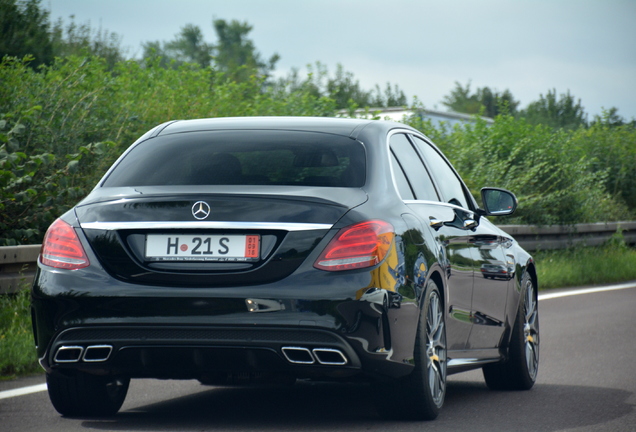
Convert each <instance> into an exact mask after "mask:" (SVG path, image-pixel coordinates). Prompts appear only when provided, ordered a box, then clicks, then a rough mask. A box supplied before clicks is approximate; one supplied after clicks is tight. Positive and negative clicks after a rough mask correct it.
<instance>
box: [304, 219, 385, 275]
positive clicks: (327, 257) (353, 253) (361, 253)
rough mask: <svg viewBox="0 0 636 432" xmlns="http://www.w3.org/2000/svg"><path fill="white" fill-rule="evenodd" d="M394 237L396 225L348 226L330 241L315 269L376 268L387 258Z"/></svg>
mask: <svg viewBox="0 0 636 432" xmlns="http://www.w3.org/2000/svg"><path fill="white" fill-rule="evenodd" d="M393 237H394V232H393V226H392V225H391V224H390V223H388V222H384V221H381V220H372V221H367V222H361V223H357V224H355V225H351V226H348V227H345V228H343V229H341V230H340V231H339V232H338V234H336V236H335V237H334V238H333V239H332V240H331V241H330V242H329V244H328V245H327V247H326V248H325V250H324V251H323V252H322V254H321V255H320V257H319V258H318V259H317V260H316V263H315V264H314V267H316V268H318V269H321V270H328V271H340V270H351V269H357V268H364V267H371V266H374V265H376V264H378V263H379V262H380V261H382V260H383V259H384V257H385V256H386V254H387V252H388V251H389V248H390V247H391V243H392V242H393Z"/></svg>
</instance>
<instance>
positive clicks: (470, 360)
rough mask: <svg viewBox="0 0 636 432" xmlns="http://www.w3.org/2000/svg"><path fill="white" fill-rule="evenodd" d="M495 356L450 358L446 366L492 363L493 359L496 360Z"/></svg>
mask: <svg viewBox="0 0 636 432" xmlns="http://www.w3.org/2000/svg"><path fill="white" fill-rule="evenodd" d="M498 360H499V359H497V358H488V359H476V358H466V359H450V360H448V363H447V366H448V367H456V366H469V365H479V364H485V363H492V362H493V361H498Z"/></svg>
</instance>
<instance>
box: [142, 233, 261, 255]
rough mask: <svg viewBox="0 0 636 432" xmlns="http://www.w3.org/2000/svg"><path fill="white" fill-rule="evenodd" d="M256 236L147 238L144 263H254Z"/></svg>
mask: <svg viewBox="0 0 636 432" xmlns="http://www.w3.org/2000/svg"><path fill="white" fill-rule="evenodd" d="M259 251H260V237H259V236H258V235H183V234H149V235H147V236H146V259H148V260H151V261H255V260H257V259H258V257H259Z"/></svg>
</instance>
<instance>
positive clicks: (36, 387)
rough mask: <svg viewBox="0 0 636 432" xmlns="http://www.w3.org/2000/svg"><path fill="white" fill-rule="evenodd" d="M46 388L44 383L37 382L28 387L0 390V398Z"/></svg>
mask: <svg viewBox="0 0 636 432" xmlns="http://www.w3.org/2000/svg"><path fill="white" fill-rule="evenodd" d="M45 390H46V384H38V385H34V386H29V387H22V388H17V389H13V390H6V391H3V392H0V399H6V398H12V397H16V396H22V395H27V394H31V393H37V392H41V391H45Z"/></svg>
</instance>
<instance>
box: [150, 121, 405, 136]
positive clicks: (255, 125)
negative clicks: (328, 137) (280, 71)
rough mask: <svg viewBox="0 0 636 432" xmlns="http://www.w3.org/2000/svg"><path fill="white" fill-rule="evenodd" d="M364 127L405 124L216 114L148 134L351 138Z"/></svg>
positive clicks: (170, 125) (402, 125)
mask: <svg viewBox="0 0 636 432" xmlns="http://www.w3.org/2000/svg"><path fill="white" fill-rule="evenodd" d="M367 127H370V128H372V129H380V130H383V129H384V130H390V129H393V128H396V127H400V128H408V126H406V125H404V124H401V123H394V122H387V121H376V120H367V119H348V118H333V117H219V118H208V119H196V120H175V121H171V122H167V123H164V124H162V125H160V126H158V127H157V128H156V129H155V130H154V133H153V134H152V136H159V135H167V134H174V133H184V132H196V131H208V130H249V129H252V130H293V131H306V132H323V133H332V134H336V135H343V136H348V137H351V138H354V139H355V138H357V137H358V134H359V133H360V132H361V131H362V129H365V128H367Z"/></svg>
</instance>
